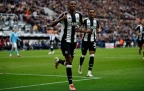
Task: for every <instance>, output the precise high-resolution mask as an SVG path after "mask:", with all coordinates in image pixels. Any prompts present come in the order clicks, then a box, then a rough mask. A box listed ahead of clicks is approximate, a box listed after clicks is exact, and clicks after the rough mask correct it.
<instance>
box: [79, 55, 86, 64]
mask: <svg viewBox="0 0 144 91" xmlns="http://www.w3.org/2000/svg"><path fill="white" fill-rule="evenodd" d="M84 59H85V55H82V56H81V57H80V65H83V62H84Z"/></svg>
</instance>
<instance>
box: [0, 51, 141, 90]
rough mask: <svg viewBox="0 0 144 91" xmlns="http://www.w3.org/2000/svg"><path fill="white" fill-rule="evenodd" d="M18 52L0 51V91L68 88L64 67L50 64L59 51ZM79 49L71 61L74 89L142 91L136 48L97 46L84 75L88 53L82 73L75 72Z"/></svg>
mask: <svg viewBox="0 0 144 91" xmlns="http://www.w3.org/2000/svg"><path fill="white" fill-rule="evenodd" d="M48 52H49V50H31V51H19V53H20V55H21V57H17V56H16V53H15V52H14V53H13V58H9V51H0V91H69V88H68V82H67V77H66V69H65V67H64V66H62V65H59V68H58V69H55V67H54V57H55V56H57V57H59V58H62V59H63V58H64V57H63V56H62V53H61V51H60V50H55V54H54V55H48ZM80 55H81V51H80V49H76V51H75V58H74V60H73V68H72V71H73V83H74V85H75V88H76V89H77V91H144V61H143V60H142V55H138V48H115V49H105V48H98V49H97V52H96V54H95V64H94V67H93V71H92V74H93V75H94V76H95V78H87V77H86V75H87V69H88V61H89V55H88V54H87V56H86V59H85V61H84V65H83V74H82V75H79V74H78V72H77V69H78V65H79V57H80Z"/></svg>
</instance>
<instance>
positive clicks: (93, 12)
mask: <svg viewBox="0 0 144 91" xmlns="http://www.w3.org/2000/svg"><path fill="white" fill-rule="evenodd" d="M88 15H89V17H90V18H94V16H95V11H94V10H89V11H88Z"/></svg>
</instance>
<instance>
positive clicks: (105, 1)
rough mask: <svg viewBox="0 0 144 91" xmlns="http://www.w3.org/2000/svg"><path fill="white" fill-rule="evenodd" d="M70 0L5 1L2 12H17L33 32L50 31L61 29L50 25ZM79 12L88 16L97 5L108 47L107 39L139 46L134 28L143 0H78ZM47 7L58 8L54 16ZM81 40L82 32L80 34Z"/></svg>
mask: <svg viewBox="0 0 144 91" xmlns="http://www.w3.org/2000/svg"><path fill="white" fill-rule="evenodd" d="M67 1H68V0H1V2H0V13H8V14H11V13H14V14H16V15H17V16H18V17H15V18H14V21H26V22H27V23H29V24H31V25H32V29H31V30H32V32H41V33H48V32H49V31H50V30H58V31H60V24H58V25H57V26H56V27H53V28H52V27H51V28H47V26H46V25H47V24H48V23H51V21H52V20H54V19H55V18H56V17H58V15H59V14H60V13H62V12H64V11H65V10H67ZM76 1H77V2H78V3H77V11H80V12H81V13H82V14H83V17H87V9H88V8H91V7H93V8H95V10H96V18H98V20H99V21H100V24H101V33H99V34H98V35H97V37H98V38H97V40H96V41H97V43H98V44H99V46H101V47H104V43H105V42H110V43H115V44H116V45H121V44H120V43H121V42H120V40H123V42H122V44H123V45H125V46H136V35H135V33H134V28H135V27H136V26H137V24H138V23H139V22H140V19H141V18H143V17H144V1H143V0H85V1H83V0H76ZM45 7H48V8H49V9H51V10H53V11H55V12H56V13H57V15H56V16H50V15H49V13H47V12H46V11H45V9H44V8H45ZM78 37H79V38H78V41H81V37H82V36H81V35H80V34H79V35H78Z"/></svg>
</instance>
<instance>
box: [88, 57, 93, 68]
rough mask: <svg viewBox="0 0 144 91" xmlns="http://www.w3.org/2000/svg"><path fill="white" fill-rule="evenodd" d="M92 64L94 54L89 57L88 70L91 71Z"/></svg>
mask: <svg viewBox="0 0 144 91" xmlns="http://www.w3.org/2000/svg"><path fill="white" fill-rule="evenodd" d="M93 64H94V54H91V55H90V60H89V67H88V70H92V67H93Z"/></svg>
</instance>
